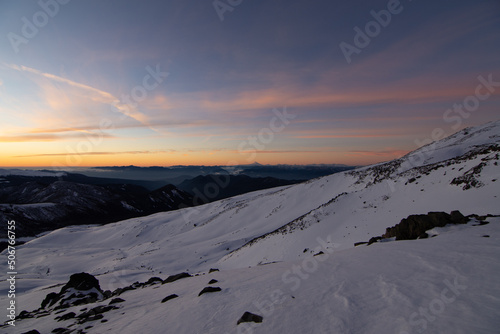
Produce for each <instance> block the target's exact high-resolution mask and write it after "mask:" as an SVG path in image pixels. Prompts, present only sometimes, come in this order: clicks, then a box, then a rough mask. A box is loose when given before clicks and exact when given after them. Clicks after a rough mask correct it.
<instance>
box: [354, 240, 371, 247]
mask: <svg viewBox="0 0 500 334" xmlns="http://www.w3.org/2000/svg"><path fill="white" fill-rule="evenodd" d="M367 243H368V242H366V241H360V242H355V243H354V247H357V246H360V245H366V244H367Z"/></svg>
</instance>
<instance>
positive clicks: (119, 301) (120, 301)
mask: <svg viewBox="0 0 500 334" xmlns="http://www.w3.org/2000/svg"><path fill="white" fill-rule="evenodd" d="M124 301H125V299H121V298H113V299H112V300H111V301H110V302H109V303H108V305H113V304H117V303H123V302H124Z"/></svg>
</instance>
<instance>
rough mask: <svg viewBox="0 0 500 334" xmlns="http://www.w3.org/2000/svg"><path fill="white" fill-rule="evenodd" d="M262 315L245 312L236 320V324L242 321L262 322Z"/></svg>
mask: <svg viewBox="0 0 500 334" xmlns="http://www.w3.org/2000/svg"><path fill="white" fill-rule="evenodd" d="M262 319H263V318H262V316H260V315H257V314H253V313H250V312H245V313H243V315H242V316H241V318H240V319H239V320H238V322H237V325H239V324H241V323H242V322H256V323H261V322H262Z"/></svg>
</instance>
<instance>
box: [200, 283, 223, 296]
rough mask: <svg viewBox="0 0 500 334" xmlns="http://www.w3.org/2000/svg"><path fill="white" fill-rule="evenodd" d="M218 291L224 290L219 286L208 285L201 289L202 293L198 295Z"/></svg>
mask: <svg viewBox="0 0 500 334" xmlns="http://www.w3.org/2000/svg"><path fill="white" fill-rule="evenodd" d="M218 291H222V289H221V288H219V287H212V286H207V287H206V288H203V290H201V291H200V293H199V294H198V297H199V296H201V295H202V294H204V293H208V292H218Z"/></svg>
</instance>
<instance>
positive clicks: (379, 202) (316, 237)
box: [0, 121, 500, 333]
mask: <svg viewBox="0 0 500 334" xmlns="http://www.w3.org/2000/svg"><path fill="white" fill-rule="evenodd" d="M499 155H500V121H497V122H491V123H488V124H485V125H483V126H479V127H475V128H469V129H465V130H463V131H460V132H458V133H457V134H455V135H453V136H451V137H449V138H446V139H444V140H441V141H439V142H437V143H434V144H431V145H428V146H426V147H422V148H420V149H418V150H416V151H414V152H412V153H410V154H408V155H406V156H405V157H402V158H401V159H398V160H394V161H391V162H388V163H382V164H377V165H373V166H369V167H365V168H361V169H356V170H353V171H348V172H342V173H338V174H334V175H331V176H327V177H322V178H319V179H315V180H311V181H309V182H306V183H303V184H298V185H294V186H287V187H281V188H275V189H271V190H265V191H259V192H254V193H249V194H245V195H242V196H238V197H234V198H230V199H226V200H223V201H219V202H214V203H210V204H207V205H204V206H200V207H195V208H188V209H184V210H179V211H173V212H167V213H159V214H155V215H151V216H148V217H142V218H135V219H129V220H126V221H122V222H118V223H114V224H109V225H106V226H99V227H95V226H78V227H68V228H64V229H60V230H57V231H54V232H52V233H49V234H47V235H45V236H43V237H40V238H38V239H35V240H33V241H30V242H28V243H27V244H25V245H23V246H21V247H19V249H18V252H17V258H18V261H19V262H18V267H17V271H18V272H19V273H20V274H19V275H18V304H19V307H20V309H26V310H34V309H37V308H38V307H39V306H40V303H41V301H42V300H43V298H44V297H45V295H46V294H48V293H49V292H54V291H57V290H58V289H59V288H60V286H58V287H53V286H54V285H56V284H64V283H65V282H66V281H67V280H68V278H69V276H70V275H71V274H73V273H77V272H88V273H91V274H93V275H95V276H96V277H97V278H98V279H99V281H100V282H101V287H102V288H103V289H104V290H106V289H109V290H114V289H116V288H119V287H124V286H126V285H128V284H131V283H132V282H134V281H141V282H144V281H147V280H148V279H149V278H150V277H152V276H160V277H162V278H165V277H166V276H168V275H171V274H176V273H179V272H182V271H188V272H190V273H193V274H194V273H203V274H204V273H207V272H208V270H209V269H210V268H219V269H220V270H221V271H220V272H215V273H211V274H206V275H201V276H197V277H193V278H188V279H183V280H180V281H178V282H174V283H169V284H166V285H161V286H154V287H147V288H143V289H138V290H134V291H129V292H126V293H125V294H123V295H121V296H120V297H122V298H123V299H125V300H126V302H124V303H123V304H121V305H120V307H121V308H120V309H119V310H114V311H110V312H109V313H107V314H106V319H107V320H108V321H107V322H106V323H100V322H98V321H96V322H95V323H93V324H92V326H94V327H92V328H89V329H86V330H85V332H88V333H107V332H110V333H115V332H120V333H139V332H140V333H226V332H227V333H245V332H247V333H250V332H252V330H253V332H255V333H279V332H286V333H306V332H309V333H421V332H424V331H425V332H426V333H493V332H495V331H497V330H498V328H499V325H500V321H499V320H498V310H499V309H500V283H499V282H500V281H499V280H498V275H499V274H500V264H499V261H498V258H499V256H500V242H499V239H500V219H499V218H488V219H487V220H488V221H489V222H490V223H489V224H487V225H482V226H473V225H474V222H471V223H469V224H467V225H460V226H453V227H450V228H444V229H441V230H440V229H435V230H436V231H437V230H439V232H436V231H434V232H436V233H440V234H439V235H438V236H437V237H435V238H431V239H427V240H416V241H398V242H384V243H376V244H374V245H371V246H368V247H367V246H361V247H357V248H354V249H353V245H354V243H355V242H358V241H368V240H369V239H370V238H371V237H374V236H378V235H381V234H383V233H384V231H385V228H386V227H389V226H393V225H395V224H397V223H398V222H399V221H400V220H401V219H402V218H405V217H407V216H408V215H411V214H419V213H427V212H429V211H445V212H450V211H452V210H460V211H461V212H462V213H463V214H464V215H469V214H473V213H475V214H479V215H486V214H494V215H498V214H500V206H499V205H498V203H499V201H498V196H500V188H499V186H498V185H499V182H500V181H497V179H498V178H499V177H500V167H499V166H498V161H499ZM475 225H477V224H475ZM436 233H433V234H436ZM484 235H488V236H489V237H483V236H484ZM320 251H321V252H323V254H321V255H316V256H314V254H317V253H319V252H320ZM2 256H4V258H6V253H5V252H4V253H2ZM5 262H6V261H3V262H2V263H1V265H0V270H1V271H3V272H7V271H8V270H7V268H6V265H5ZM272 262H278V263H272ZM262 264H268V265H265V266H259V265H262ZM212 278H215V279H217V280H218V281H219V282H218V283H217V286H220V287H221V288H222V291H221V292H217V293H212V294H205V295H202V296H200V297H198V293H199V292H200V291H201V290H202V289H203V287H205V286H207V284H208V281H209V280H210V279H212ZM51 286H52V287H51ZM47 287H51V288H48V289H47ZM0 288H1V291H2V292H1V295H0V300H1V303H2V305H6V302H7V298H6V296H7V293H6V291H7V290H8V289H7V284H6V282H5V281H4V282H2V283H1V285H0ZM170 294H177V295H178V296H179V297H178V298H175V299H173V300H171V301H168V302H167V303H166V304H162V303H161V300H162V299H163V298H164V297H166V296H168V295H170ZM272 302H275V303H274V304H273V303H272ZM78 308H82V307H81V306H80V307H76V308H74V309H75V310H73V311H74V312H77V311H78ZM69 311H71V310H68V312H69ZM245 311H249V312H252V313H255V314H259V315H261V316H263V317H264V319H263V322H262V323H260V324H253V325H248V324H240V325H238V326H237V325H236V322H237V320H238V319H239V318H240V317H241V315H242V314H243V313H244V312H245ZM54 316H55V315H51V316H47V317H44V318H40V319H25V320H22V321H19V322H18V324H17V326H16V330H15V331H11V332H12V333H17V332H19V333H22V332H23V331H27V330H30V329H33V328H36V329H38V330H39V331H40V332H41V333H49V332H50V331H51V330H52V329H54V328H56V327H64V325H65V323H64V322H61V323H59V322H54V320H53V318H54ZM69 323H70V322H69V321H68V323H67V324H69ZM88 325H89V324H88V323H86V324H83V325H78V326H80V327H78V326H75V327H72V328H73V329H76V328H82V329H83V328H85V327H87V326H88ZM248 326H251V328H253V329H252V330H250V329H248V330H247V331H245V330H244V329H245V328H247V327H248ZM19 328H21V329H22V330H23V331H19ZM1 330H9V328H2V329H1Z"/></svg>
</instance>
